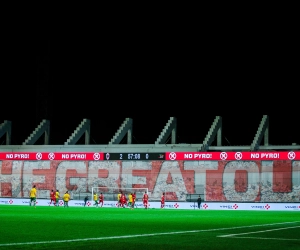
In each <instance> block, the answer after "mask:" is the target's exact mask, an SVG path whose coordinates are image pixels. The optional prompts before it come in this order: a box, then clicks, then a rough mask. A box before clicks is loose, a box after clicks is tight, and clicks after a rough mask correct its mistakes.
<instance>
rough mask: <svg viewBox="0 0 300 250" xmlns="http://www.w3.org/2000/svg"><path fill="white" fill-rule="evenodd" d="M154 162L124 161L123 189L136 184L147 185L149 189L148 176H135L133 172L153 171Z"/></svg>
mask: <svg viewBox="0 0 300 250" xmlns="http://www.w3.org/2000/svg"><path fill="white" fill-rule="evenodd" d="M151 169H152V162H147V161H124V162H123V164H122V182H121V187H122V188H126V187H133V186H134V185H135V184H139V185H145V187H147V180H146V176H142V175H141V176H133V175H132V171H133V170H151Z"/></svg>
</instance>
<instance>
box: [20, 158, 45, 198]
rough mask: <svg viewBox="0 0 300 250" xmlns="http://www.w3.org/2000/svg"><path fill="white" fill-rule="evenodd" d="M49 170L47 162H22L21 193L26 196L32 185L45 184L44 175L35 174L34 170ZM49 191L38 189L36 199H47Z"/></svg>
mask: <svg viewBox="0 0 300 250" xmlns="http://www.w3.org/2000/svg"><path fill="white" fill-rule="evenodd" d="M43 169H50V162H49V161H24V167H23V193H24V195H25V196H26V195H28V193H29V191H30V189H31V188H32V185H33V183H35V184H39V183H45V180H46V177H45V174H36V173H34V171H35V170H43ZM48 194H49V190H42V189H38V197H49V195H48ZM45 195H47V196H45Z"/></svg>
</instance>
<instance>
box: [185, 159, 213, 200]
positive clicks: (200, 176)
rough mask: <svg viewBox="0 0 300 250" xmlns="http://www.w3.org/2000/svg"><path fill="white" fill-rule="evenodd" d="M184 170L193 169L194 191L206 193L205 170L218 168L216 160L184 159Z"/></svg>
mask: <svg viewBox="0 0 300 250" xmlns="http://www.w3.org/2000/svg"><path fill="white" fill-rule="evenodd" d="M183 169H184V170H194V172H195V193H196V194H202V193H204V195H206V191H205V188H204V187H206V175H207V173H206V170H218V162H217V161H185V162H184V167H183Z"/></svg>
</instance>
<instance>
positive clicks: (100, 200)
mask: <svg viewBox="0 0 300 250" xmlns="http://www.w3.org/2000/svg"><path fill="white" fill-rule="evenodd" d="M103 202H104V195H103V194H102V193H101V194H100V195H99V205H101V206H100V207H102V206H103Z"/></svg>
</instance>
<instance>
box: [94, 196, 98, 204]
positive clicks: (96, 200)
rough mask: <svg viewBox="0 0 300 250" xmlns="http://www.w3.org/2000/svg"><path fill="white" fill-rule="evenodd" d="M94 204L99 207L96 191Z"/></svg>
mask: <svg viewBox="0 0 300 250" xmlns="http://www.w3.org/2000/svg"><path fill="white" fill-rule="evenodd" d="M94 202H95V204H94V206H96V207H98V196H97V193H94Z"/></svg>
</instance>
